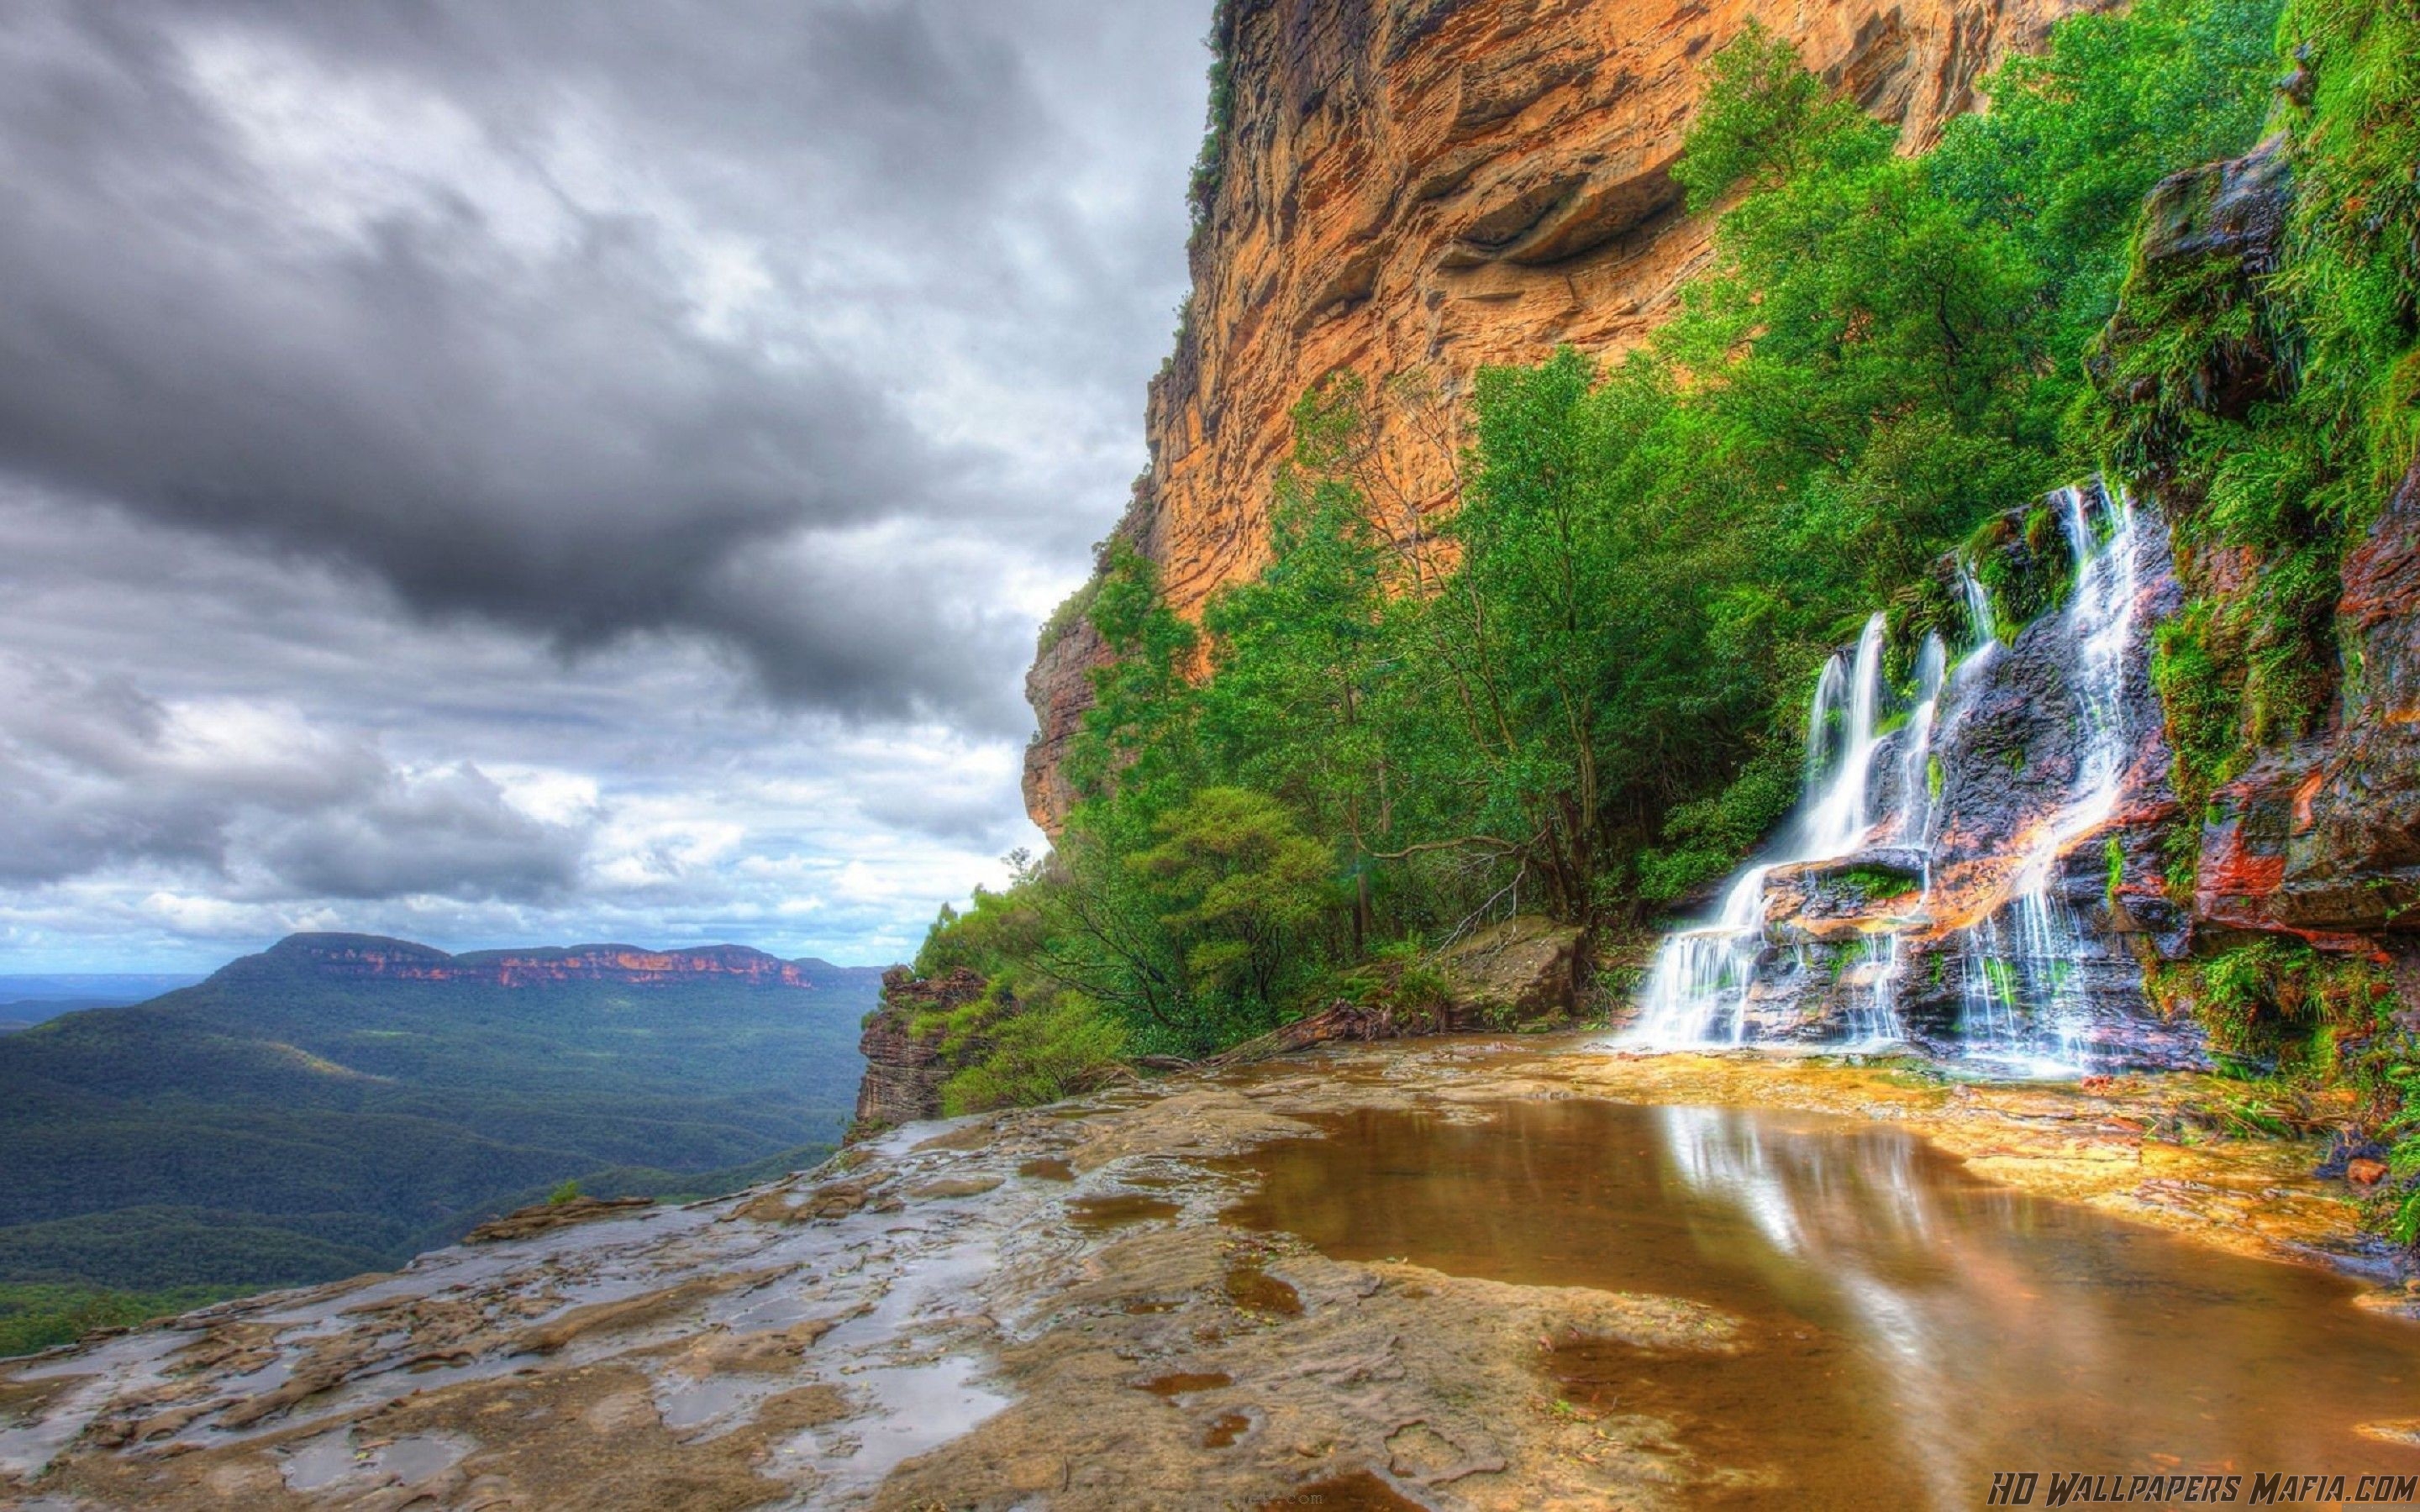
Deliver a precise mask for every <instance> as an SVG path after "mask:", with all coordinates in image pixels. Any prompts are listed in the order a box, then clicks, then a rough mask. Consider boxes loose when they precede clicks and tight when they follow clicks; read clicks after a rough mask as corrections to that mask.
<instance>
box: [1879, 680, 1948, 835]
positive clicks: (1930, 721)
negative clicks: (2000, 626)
mask: <svg viewBox="0 0 2420 1512" xmlns="http://www.w3.org/2000/svg"><path fill="white" fill-rule="evenodd" d="M1948 668H1949V648H1948V647H1947V646H1945V645H1943V644H1942V642H1941V637H1940V636H1938V635H1928V636H1926V637H1925V638H1924V649H1923V650H1922V651H1920V652H1918V653H1917V654H1916V711H1915V712H1914V713H1912V714H1910V715H1909V716H1908V717H1907V742H1906V745H1907V748H1906V749H1905V750H1903V751H1901V752H1900V759H1899V795H1898V797H1897V799H1896V800H1895V801H1894V802H1893V803H1892V805H1891V812H1892V814H1893V815H1894V823H1893V827H1892V830H1891V840H1892V841H1894V842H1895V843H1897V844H1900V845H1906V846H1910V847H1913V848H1915V849H1916V850H1919V851H1921V850H1923V849H1925V848H1926V846H1927V843H1928V841H1930V840H1931V829H1932V728H1933V725H1934V724H1935V723H1936V722H1937V721H1938V718H1939V716H1940V713H1941V685H1942V683H1943V681H1944V680H1945V679H1946V678H1947V674H1948Z"/></svg>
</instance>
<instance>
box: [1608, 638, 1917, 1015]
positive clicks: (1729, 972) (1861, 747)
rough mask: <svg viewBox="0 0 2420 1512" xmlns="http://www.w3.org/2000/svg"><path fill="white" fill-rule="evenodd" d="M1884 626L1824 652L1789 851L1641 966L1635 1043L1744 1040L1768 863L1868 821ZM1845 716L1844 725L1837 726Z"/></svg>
mask: <svg viewBox="0 0 2420 1512" xmlns="http://www.w3.org/2000/svg"><path fill="white" fill-rule="evenodd" d="M1884 628H1885V626H1884V621H1883V617H1882V616H1881V615H1880V614H1876V615H1875V616H1873V617H1872V618H1871V619H1869V620H1868V621H1867V622H1866V628H1865V633H1864V634H1863V635H1861V636H1859V637H1858V638H1857V651H1856V656H1855V659H1854V661H1853V662H1851V663H1849V664H1848V665H1846V666H1844V665H1843V664H1842V658H1841V657H1839V656H1833V657H1832V659H1831V660H1830V661H1828V662H1826V663H1825V664H1824V667H1823V677H1822V678H1821V680H1819V681H1818V682H1817V684H1816V687H1815V702H1814V706H1813V708H1812V710H1811V711H1810V713H1809V714H1808V717H1807V776H1806V780H1805V785H1804V788H1803V790H1802V792H1801V795H1800V800H1799V810H1800V818H1799V821H1798V823H1797V824H1796V825H1795V826H1794V830H1795V834H1796V841H1795V844H1794V845H1793V846H1792V851H1791V852H1790V854H1787V855H1783V856H1775V857H1773V858H1770V859H1768V860H1766V861H1764V862H1763V863H1762V864H1761V865H1756V866H1751V867H1749V868H1748V869H1747V870H1746V871H1745V872H1741V873H1740V875H1739V877H1738V878H1737V879H1736V880H1735V881H1733V882H1732V884H1731V886H1730V890H1729V891H1728V892H1726V893H1725V894H1724V895H1723V904H1722V909H1721V911H1720V913H1718V914H1717V915H1716V916H1715V918H1714V922H1713V923H1711V924H1706V925H1700V926H1699V927H1698V928H1695V929H1685V930H1680V931H1676V932H1675V933H1671V934H1669V935H1667V936H1666V937H1665V940H1664V944H1663V946H1662V947H1661V948H1660V949H1658V950H1657V952H1656V955H1655V964H1654V965H1653V967H1652V968H1651V969H1650V971H1649V973H1648V979H1647V987H1646V991H1645V995H1644V1000H1645V1005H1646V1011H1645V1012H1644V1014H1643V1015H1642V1016H1641V1018H1640V1020H1639V1024H1638V1026H1637V1029H1635V1030H1634V1031H1632V1035H1631V1038H1632V1040H1633V1041H1634V1042H1636V1043H1638V1044H1642V1045H1647V1046H1652V1047H1655V1048H1663V1049H1672V1048H1678V1047H1681V1046H1684V1045H1709V1044H1725V1043H1728V1044H1739V1043H1742V1042H1744V1041H1745V1040H1746V1038H1747V1012H1746V1009H1747V997H1748V993H1749V991H1750V990H1751V989H1752V988H1753V987H1754V986H1755V983H1756V964H1757V958H1758V957H1759V956H1760V955H1761V954H1762V953H1763V950H1764V910H1765V887H1764V885H1765V879H1766V878H1767V877H1768V876H1770V875H1771V874H1772V872H1773V869H1774V868H1775V867H1776V866H1787V865H1791V864H1793V863H1797V862H1802V861H1823V860H1830V859H1832V858H1833V857H1835V856H1845V855H1847V854H1848V853H1849V852H1850V851H1852V850H1854V849H1855V848H1856V846H1857V844H1858V843H1859V842H1860V841H1863V840H1864V839H1865V837H1866V834H1867V831H1869V829H1871V828H1872V827H1873V820H1872V818H1871V816H1870V815H1869V811H1868V810H1869V800H1868V796H1867V791H1866V790H1867V787H1868V785H1869V779H1870V778H1871V775H1872V772H1873V764H1874V752H1875V749H1876V748H1877V747H1878V746H1879V745H1880V743H1881V742H1880V739H1879V737H1877V735H1876V734H1875V724H1876V721H1877V717H1878V715H1879V713H1880V710H1881V707H1882V685H1883V632H1884ZM1843 702H1845V703H1846V705H1847V707H1846V708H1845V709H1843V707H1842V704H1843ZM1844 716H1845V721H1846V722H1845V728H1837V727H1838V726H1839V725H1840V724H1841V722H1842V719H1843V717H1844Z"/></svg>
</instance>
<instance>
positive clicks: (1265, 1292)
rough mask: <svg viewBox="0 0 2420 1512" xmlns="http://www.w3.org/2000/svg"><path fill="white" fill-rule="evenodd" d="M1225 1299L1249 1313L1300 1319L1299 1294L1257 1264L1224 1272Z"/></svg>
mask: <svg viewBox="0 0 2420 1512" xmlns="http://www.w3.org/2000/svg"><path fill="white" fill-rule="evenodd" d="M1227 1300H1228V1301H1229V1302H1232V1303H1233V1304H1235V1305H1236V1306H1238V1307H1241V1308H1242V1309H1243V1310H1244V1311H1246V1312H1248V1313H1274V1314H1275V1315H1277V1316H1278V1317H1280V1318H1300V1317H1301V1316H1302V1293H1301V1292H1298V1291H1296V1290H1295V1288H1292V1287H1291V1286H1288V1285H1287V1284H1286V1283H1285V1282H1282V1281H1280V1280H1279V1279H1278V1278H1277V1277H1276V1276H1273V1275H1271V1274H1269V1273H1267V1272H1266V1271H1264V1270H1262V1269H1261V1268H1260V1267H1259V1266H1257V1265H1239V1266H1237V1267H1235V1269H1233V1270H1232V1271H1230V1272H1228V1273H1227Z"/></svg>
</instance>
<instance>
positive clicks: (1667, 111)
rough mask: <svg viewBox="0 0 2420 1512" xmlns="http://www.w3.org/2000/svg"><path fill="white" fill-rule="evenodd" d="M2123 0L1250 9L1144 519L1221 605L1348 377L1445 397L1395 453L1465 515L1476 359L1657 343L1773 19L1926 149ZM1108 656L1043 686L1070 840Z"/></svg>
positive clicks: (1176, 592) (1134, 537) (1258, 553)
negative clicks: (1075, 754) (2066, 27)
mask: <svg viewBox="0 0 2420 1512" xmlns="http://www.w3.org/2000/svg"><path fill="white" fill-rule="evenodd" d="M2105 3H2106V0H1900V3H1896V4H1881V3H1876V0H1851V3H1843V4H1824V5H1809V4H1805V3H1803V0H1801V3H1790V4H1785V3H1781V0H1696V3H1675V0H1236V3H1235V5H1234V11H1235V16H1234V20H1233V38H1232V39H1231V44H1230V49H1229V55H1230V56H1231V57H1232V58H1233V79H1234V104H1233V113H1232V116H1231V121H1230V125H1229V129H1228V136H1227V148H1226V169H1225V172H1224V174H1223V176H1222V178H1221V181H1220V184H1219V188H1218V195H1217V199H1216V203H1215V204H1214V205H1213V207H1212V208H1211V213H1210V217H1209V220H1208V223H1207V224H1206V225H1205V226H1204V227H1203V228H1202V234H1201V236H1200V237H1199V239H1197V242H1196V245H1195V248H1194V254H1193V290H1194V291H1193V301H1192V312H1193V313H1192V317H1191V319H1190V321H1189V323H1188V326H1187V330H1186V331H1185V332H1183V333H1182V334H1181V336H1180V339H1179V341H1178V345H1177V350H1176V353H1175V356H1174V358H1173V360H1172V361H1171V363H1170V365H1169V367H1168V368H1167V369H1166V370H1165V371H1164V372H1163V373H1162V374H1161V375H1160V377H1159V378H1157V379H1156V380H1155V381H1154V383H1153V384H1152V388H1151V397H1150V405H1149V409H1148V416H1147V424H1148V428H1149V431H1150V440H1151V449H1152V466H1151V471H1150V472H1149V473H1148V474H1147V475H1146V477H1145V479H1144V481H1143V482H1142V484H1141V485H1140V486H1139V487H1138V489H1137V491H1136V496H1135V500H1134V502H1133V504H1132V505H1131V507H1130V508H1129V510H1128V512H1127V515H1126V517H1125V520H1124V521H1123V522H1122V523H1121V525H1120V526H1119V532H1120V533H1121V534H1122V535H1124V536H1125V538H1126V539H1128V540H1130V541H1132V542H1133V543H1134V544H1135V545H1136V547H1137V548H1139V549H1140V550H1141V551H1142V552H1143V553H1144V554H1145V555H1146V556H1148V557H1150V558H1151V559H1152V560H1153V561H1155V562H1156V563H1158V564H1159V566H1160V569H1161V578H1162V582H1163V585H1164V587H1165V589H1166V591H1167V594H1168V596H1169V599H1170V601H1171V604H1172V605H1173V606H1174V607H1175V608H1176V609H1177V610H1178V611H1179V612H1181V613H1184V614H1186V615H1187V616H1188V617H1190V616H1195V615H1198V614H1199V613H1200V611H1201V609H1202V604H1203V603H1204V602H1205V601H1206V600H1207V599H1208V598H1209V596H1210V595H1211V594H1213V593H1215V592H1216V591H1217V590H1218V588H1219V587H1221V586H1222V585H1224V584H1226V583H1230V582H1233V581H1235V580H1236V579H1241V578H1245V577H1248V576H1249V575H1250V574H1252V573H1253V572H1255V571H1257V570H1258V569H1259V568H1260V566H1261V564H1262V563H1263V561H1264V557H1265V554H1266V551H1267V548H1268V505H1269V484H1270V481H1271V478H1272V476H1273V475H1274V473H1275V472H1276V471H1277V468H1278V465H1279V463H1280V461H1282V460H1283V458H1284V457H1285V455H1286V454H1287V453H1288V451H1289V449H1290V448H1291V445H1292V437H1291V434H1290V431H1289V427H1288V424H1287V418H1286V417H1287V411H1288V410H1289V409H1292V407H1293V406H1294V404H1295V401H1296V400H1297V399H1299V398H1300V397H1301V396H1302V394H1303V393H1305V391H1307V390H1308V389H1310V388H1311V386H1312V385H1313V384H1314V383H1316V382H1318V381H1319V380H1321V379H1322V378H1326V377H1327V376H1328V375H1330V374H1334V373H1338V372H1353V373H1357V374H1359V375H1361V376H1362V377H1364V378H1368V379H1370V380H1372V381H1373V382H1383V381H1386V380H1389V379H1395V378H1415V379H1417V380H1418V381H1417V387H1418V388H1419V391H1420V392H1422V393H1425V394H1427V395H1430V396H1432V402H1430V403H1427V404H1422V405H1418V406H1412V407H1409V408H1407V409H1403V410H1402V411H1400V412H1393V411H1390V412H1389V413H1388V415H1387V416H1385V417H1384V419H1383V422H1382V436H1381V440H1382V444H1383V445H1384V447H1385V450H1386V451H1387V453H1388V455H1389V456H1390V457H1391V458H1392V459H1393V465H1392V467H1391V468H1390V471H1391V472H1392V474H1393V481H1394V482H1395V483H1396V484H1397V485H1399V486H1400V487H1401V490H1402V492H1403V495H1404V499H1403V504H1404V507H1406V508H1415V509H1419V510H1423V511H1430V510H1437V509H1443V508H1450V506H1451V504H1452V502H1453V501H1454V498H1455V485H1454V478H1453V473H1452V466H1451V464H1452V459H1453V456H1454V454H1455V451H1456V449H1457V447H1458V445H1459V440H1460V438H1459V436H1458V435H1457V434H1456V433H1455V432H1454V428H1453V423H1452V417H1453V411H1454V408H1455V407H1454V399H1455V396H1456V395H1457V394H1459V393H1461V392H1462V391H1463V390H1464V388H1465V387H1466V384H1467V382H1468V380H1469V378H1470V377H1471V375H1472V374H1473V373H1474V372H1476V371H1477V370H1478V369H1479V368H1481V367H1482V366H1487V365H1491V364H1500V363H1534V362H1537V361H1539V360H1541V359H1543V358H1544V357H1546V356H1547V355H1549V354H1550V353H1551V352H1552V351H1553V350H1554V348H1555V347H1557V346H1559V345H1561V344H1566V343H1568V344H1570V345H1573V346H1576V347H1581V348H1582V349H1584V350H1588V351H1590V352H1595V353H1599V354H1609V353H1615V352H1619V351H1621V350H1622V349H1623V348H1625V347H1630V346H1633V345H1635V344H1637V342H1638V341H1639V339H1640V338H1641V337H1642V336H1644V335H1645V334H1646V333H1647V332H1649V331H1651V330H1652V328H1653V327H1654V325H1655V324H1656V323H1657V321H1658V320H1660V319H1661V318H1662V317H1663V316H1664V314H1665V312H1666V311H1667V310H1668V308H1669V307H1670V305H1671V302H1672V299H1673V295H1674V291H1675V289H1676V287H1677V286H1678V285H1679V284H1680V283H1681V281H1682V280H1683V279H1684V278H1685V277H1686V276H1687V275H1688V274H1689V273H1690V272H1692V271H1693V270H1696V269H1697V268H1698V267H1699V266H1700V265H1701V264H1702V262H1703V261H1704V258H1705V255H1706V250H1707V227H1706V225H1705V224H1704V223H1703V222H1701V221H1699V220H1696V219H1693V218H1691V217H1689V216H1687V215H1685V214H1683V211H1682V208H1681V204H1680V200H1681V194H1680V190H1679V187H1678V186H1677V185H1675V184H1674V183H1673V182H1672V179H1671V177H1670V172H1669V170H1670V169H1671V167H1672V164H1673V162H1674V161H1675V160H1676V159H1677V158H1678V156H1679V153H1680V149H1681V142H1682V138H1683V133H1684V132H1685V131H1686V130H1687V127H1688V123H1689V118H1690V114H1691V112H1692V111H1693V109H1694V108H1695V105H1696V100H1697V97H1698V91H1699V75H1700V69H1701V67H1702V65H1703V63H1704V61H1705V60H1706V58H1707V57H1708V56H1709V55H1710V54H1713V53H1714V52H1715V51H1717V50H1719V49H1720V48H1721V47H1722V46H1723V45H1724V44H1725V43H1727V42H1728V41H1730V39H1732V38H1733V37H1734V36H1736V35H1737V34H1738V33H1739V31H1740V30H1741V28H1742V27H1744V26H1745V25H1746V24H1747V23H1748V22H1749V21H1751V20H1755V21H1760V22H1761V23H1763V24H1764V25H1765V26H1766V27H1768V28H1769V29H1771V30H1772V31H1774V32H1776V34H1778V35H1781V36H1786V37H1789V38H1792V39H1794V40H1795V41H1796V42H1797V43H1798V44H1799V47H1800V50H1801V54H1802V55H1803V56H1804V57H1805V58H1806V60H1807V64H1808V66H1809V67H1811V68H1814V69H1818V70H1820V71H1821V72H1823V74H1824V76H1825V77H1826V78H1828V79H1830V80H1831V81H1832V82H1833V83H1834V84H1835V85H1836V86H1837V87H1838V89H1839V90H1840V91H1841V92H1842V93H1844V94H1846V95H1848V96H1849V97H1851V98H1853V99H1854V100H1857V101H1858V102H1859V103H1860V104H1862V105H1864V106H1865V107H1866V108H1867V109H1869V110H1870V111H1872V112H1874V113H1875V114H1877V115H1879V116H1885V117H1887V118H1890V119H1894V120H1898V121H1900V122H1902V123H1904V125H1905V127H1906V131H1907V140H1908V141H1909V142H1910V143H1911V144H1914V145H1921V144H1924V143H1928V142H1930V141H1931V139H1932V138H1933V136H1934V135H1936V134H1937V133H1938V131H1939V130H1940V127H1941V124H1942V122H1943V121H1944V120H1946V119H1947V118H1948V117H1949V116H1953V115H1956V114H1958V113H1960V112H1962V111H1965V110H1968V109H1971V108H1973V107H1974V106H1976V105H1977V104H1978V97H1977V95H1976V90H1975V85H1976V81H1977V80H1978V78H1979V77H1980V76H1981V75H1982V74H1984V73H1985V72H1988V71H1989V70H1990V69H1991V68H1992V66H1993V64H1995V63H1996V62H1998V60H1999V59H2000V57H2001V56H2002V55H2004V54H2007V53H2008V52H2009V51H2011V50H2013V49H2022V48H2025V47H2028V46H2031V45H2033V44H2035V43H2037V42H2039V41H2040V39H2041V37H2042V35H2043V34H2044V32H2046V31H2047V30H2048V28H2049V26H2050V24H2051V23H2053V22H2055V21H2056V20H2057V19H2058V18H2059V17H2061V16H2063V15H2065V14H2067V13H2069V12H2070V11H2073V10H2080V9H2089V8H2100V7H2101V6H2102V4H2105ZM1101 655H1102V648H1101V646H1100V643H1099V641H1098V640H1097V638H1096V637H1094V635H1093V634H1092V632H1091V630H1090V628H1089V626H1084V625H1078V627H1076V628H1075V629H1074V630H1072V631H1071V632H1069V633H1067V634H1065V635H1063V636H1061V637H1059V638H1058V639H1057V640H1055V641H1054V642H1053V643H1051V644H1048V645H1047V646H1046V647H1045V648H1044V649H1043V652H1042V654H1041V655H1040V656H1038V657H1037V659H1036V661H1035V664H1034V667H1033V670H1032V672H1031V673H1030V674H1029V675H1028V677H1027V681H1026V690H1027V695H1028V698H1029V699H1030V700H1031V702H1032V704H1033V706H1034V711H1035V715H1036V717H1037V720H1038V722H1039V725H1040V729H1039V732H1038V733H1037V734H1036V735H1035V737H1034V742H1033V746H1032V749H1031V750H1030V751H1029V752H1028V757H1027V762H1026V773H1025V792H1026V802H1027V807H1028V808H1029V809H1030V810H1032V813H1033V816H1034V818H1035V820H1036V821H1037V822H1038V823H1040V824H1041V825H1043V827H1044V828H1046V829H1048V830H1052V831H1053V832H1055V831H1056V829H1057V826H1058V824H1059V822H1060V821H1061V819H1063V816H1064V814H1065V811H1066V805H1067V799H1068V795H1067V792H1066V789H1065V785H1064V783H1063V781H1062V780H1061V779H1060V776H1059V771H1058V767H1059V763H1060V761H1061V759H1062V757H1063V753H1064V748H1065V744H1066V740H1067V738H1068V736H1069V735H1070V734H1071V733H1073V732H1074V730H1075V728H1076V724H1077V721H1078V719H1080V718H1081V717H1082V715H1083V711H1084V709H1085V708H1086V707H1088V706H1089V704H1090V702H1091V687H1090V684H1089V682H1088V680H1087V678H1086V675H1085V674H1086V672H1087V671H1088V670H1089V669H1090V668H1091V667H1093V666H1094V665H1096V664H1097V662H1098V660H1099V659H1100V657H1101Z"/></svg>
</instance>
